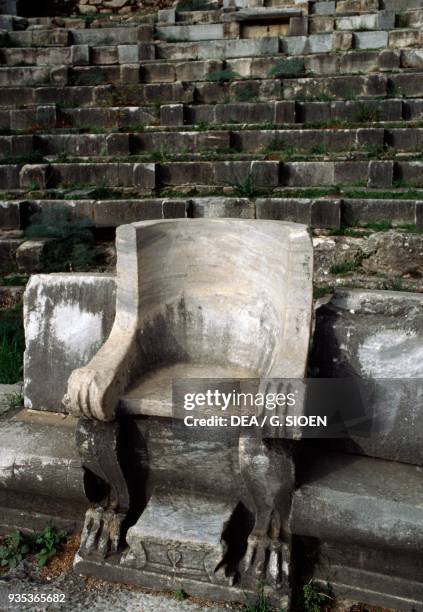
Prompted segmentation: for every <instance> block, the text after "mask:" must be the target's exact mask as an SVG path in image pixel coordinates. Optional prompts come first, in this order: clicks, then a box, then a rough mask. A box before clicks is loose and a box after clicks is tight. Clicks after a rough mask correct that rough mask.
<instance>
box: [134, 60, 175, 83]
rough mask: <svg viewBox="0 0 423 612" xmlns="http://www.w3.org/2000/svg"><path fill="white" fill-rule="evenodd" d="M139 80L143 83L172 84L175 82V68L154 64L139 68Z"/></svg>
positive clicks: (170, 65) (169, 65)
mask: <svg viewBox="0 0 423 612" xmlns="http://www.w3.org/2000/svg"><path fill="white" fill-rule="evenodd" d="M141 80H142V81H143V82H144V83H173V82H174V81H175V80H176V74H175V66H174V65H172V64H167V63H166V64H164V63H155V64H144V65H142V66H141Z"/></svg>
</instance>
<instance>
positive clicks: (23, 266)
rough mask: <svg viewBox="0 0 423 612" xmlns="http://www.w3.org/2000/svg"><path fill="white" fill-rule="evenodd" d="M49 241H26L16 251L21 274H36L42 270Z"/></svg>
mask: <svg viewBox="0 0 423 612" xmlns="http://www.w3.org/2000/svg"><path fill="white" fill-rule="evenodd" d="M47 242H48V241H47V240H25V242H23V243H22V244H21V245H19V247H18V249H17V251H16V263H17V264H18V268H19V270H20V271H21V272H26V273H27V274H34V273H36V272H40V271H41V270H42V257H43V252H44V247H45V245H46V244H47Z"/></svg>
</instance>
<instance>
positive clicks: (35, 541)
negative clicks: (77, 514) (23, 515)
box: [0, 527, 66, 569]
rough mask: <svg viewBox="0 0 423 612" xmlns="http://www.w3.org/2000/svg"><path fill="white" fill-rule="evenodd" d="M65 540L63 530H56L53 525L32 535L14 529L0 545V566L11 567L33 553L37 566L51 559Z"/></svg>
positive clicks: (42, 565) (41, 565)
mask: <svg viewBox="0 0 423 612" xmlns="http://www.w3.org/2000/svg"><path fill="white" fill-rule="evenodd" d="M65 541H66V533H65V532H64V531H56V529H55V528H54V527H46V528H45V529H44V530H43V531H41V532H39V533H35V534H33V535H26V534H23V533H22V532H21V531H16V532H14V533H12V534H10V535H8V536H6V537H5V538H4V540H3V543H2V545H1V546H0V567H3V568H9V569H13V568H15V567H16V566H17V565H18V564H19V563H20V562H21V561H22V560H23V559H24V558H25V557H27V556H28V555H31V554H33V555H35V558H36V559H37V562H38V566H39V567H44V565H45V564H46V563H47V562H48V561H49V560H50V559H52V558H53V557H54V556H55V555H56V554H57V553H58V552H59V550H60V548H61V547H62V545H63V544H64V542H65Z"/></svg>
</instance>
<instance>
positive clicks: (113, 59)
mask: <svg viewBox="0 0 423 612" xmlns="http://www.w3.org/2000/svg"><path fill="white" fill-rule="evenodd" d="M78 46H83V45H78ZM86 46H88V45H86ZM89 48H90V49H91V63H92V64H96V65H99V66H104V65H106V66H107V65H111V64H117V63H118V51H117V47H89Z"/></svg>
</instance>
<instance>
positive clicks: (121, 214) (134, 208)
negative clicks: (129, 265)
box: [94, 199, 187, 227]
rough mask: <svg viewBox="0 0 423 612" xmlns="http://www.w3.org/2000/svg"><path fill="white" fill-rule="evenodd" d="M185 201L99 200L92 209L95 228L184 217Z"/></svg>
mask: <svg viewBox="0 0 423 612" xmlns="http://www.w3.org/2000/svg"><path fill="white" fill-rule="evenodd" d="M186 208H187V202H186V200H169V201H167V200H156V199H155V200H150V199H143V200H99V201H97V202H96V203H95V207H94V223H95V225H96V226H97V227H117V226H119V225H124V224H126V223H134V222H135V221H144V220H147V219H166V218H175V217H182V218H184V217H185V216H186Z"/></svg>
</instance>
